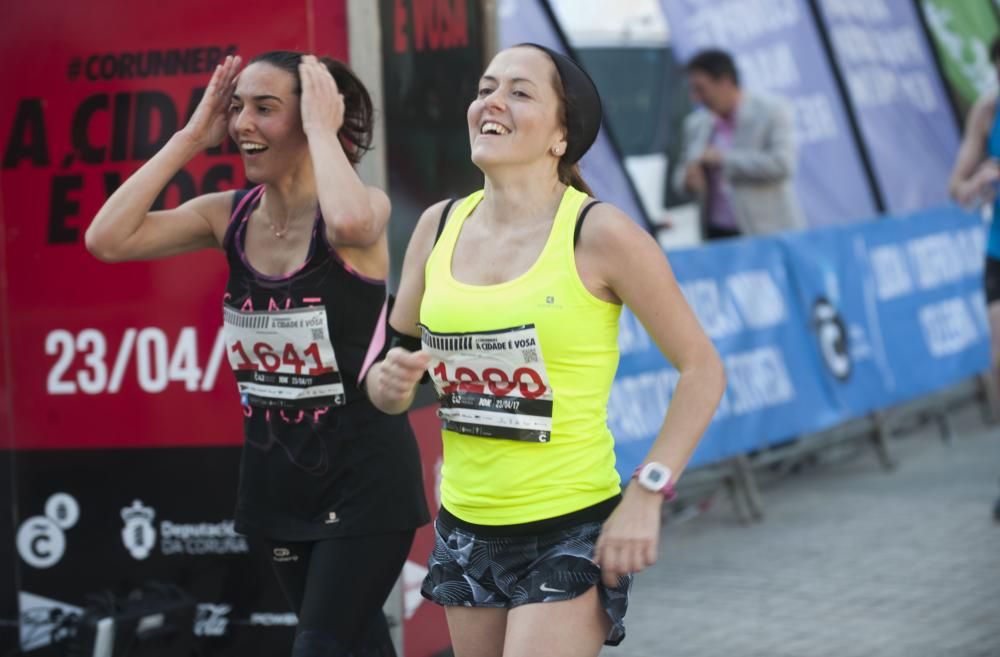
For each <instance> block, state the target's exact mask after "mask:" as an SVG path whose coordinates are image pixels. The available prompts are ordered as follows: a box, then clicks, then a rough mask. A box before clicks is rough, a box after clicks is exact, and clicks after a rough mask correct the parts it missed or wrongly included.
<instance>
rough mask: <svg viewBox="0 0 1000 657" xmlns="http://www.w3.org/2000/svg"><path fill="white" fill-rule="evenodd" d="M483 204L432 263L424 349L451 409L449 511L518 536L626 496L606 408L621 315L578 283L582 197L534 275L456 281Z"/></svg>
mask: <svg viewBox="0 0 1000 657" xmlns="http://www.w3.org/2000/svg"><path fill="white" fill-rule="evenodd" d="M482 198H483V191H482V190H480V191H478V192H475V193H474V194H472V195H470V196H468V197H467V198H465V199H464V200H463V201H461V202H460V203H459V204H458V206H457V207H456V208H455V211H454V212H453V213H452V216H451V218H450V219H449V220H448V222H447V224H446V225H445V228H444V232H443V233H442V234H441V238H440V239H439V240H438V243H437V244H436V245H435V246H434V249H433V250H432V251H431V254H430V256H429V257H428V259H427V264H426V269H425V276H426V279H425V288H424V297H423V301H422V303H421V305H420V323H421V324H422V325H423V330H422V337H421V340H422V343H423V349H424V350H425V351H427V352H428V353H429V354H430V355H431V365H430V368H431V377H432V380H433V381H434V386H435V388H436V389H437V392H438V396H439V399H440V402H441V410H440V412H439V413H440V415H441V419H442V427H443V428H442V435H443V441H444V464H443V466H442V469H441V503H442V505H443V506H444V507H445V508H446V509H448V511H450V512H451V513H452V514H454V515H455V516H457V517H459V518H461V519H462V520H465V521H466V522H471V523H476V524H482V525H508V524H516V523H522V522H532V521H535V520H541V519H544V518H552V517H555V516H559V515H563V514H565V513H570V512H572V511H577V510H579V509H583V508H585V507H588V506H591V505H593V504H596V503H598V502H600V501H602V500H605V499H607V498H609V497H611V496H613V495H615V494H617V493H618V491H619V487H620V479H619V477H618V473H617V472H616V471H615V455H614V440H613V438H612V436H611V432H610V431H609V430H608V427H607V404H608V395H609V394H610V391H611V383H612V381H613V379H614V375H615V370H616V369H617V368H618V317H619V315H620V314H621V306H619V305H617V304H612V303H608V302H606V301H603V300H601V299H598V298H597V297H595V296H594V295H593V294H591V293H590V291H589V290H587V288H586V287H585V286H584V284H583V281H582V280H580V276H579V274H578V273H577V270H576V261H575V257H574V253H573V232H574V229H575V226H576V218H577V216H578V214H579V210H580V207H581V205H582V204H583V202H584V200H585V199H586V198H587V196H586V194H584V193H583V192H580V191H578V190H576V189H573V188H572V187H570V188H567V189H566V192H565V194H564V195H563V198H562V201H561V202H560V204H559V209H558V211H557V212H556V216H555V220H554V221H553V224H552V229H551V232H550V233H549V237H548V240H547V241H546V243H545V246H544V248H543V249H542V252H541V254H540V255H539V257H538V259H537V260H536V261H535V263H534V264H533V265H532V266H531V268H530V269H529V270H528V271H527V272H525V273H524V274H522V275H521V276H518V277H517V278H515V279H513V280H510V281H507V282H504V283H500V284H498V285H468V284H465V283H461V282H459V281H457V280H455V278H454V277H453V276H452V272H451V261H452V254H453V253H454V250H455V243H456V241H457V239H458V235H459V233H460V232H461V230H462V226H463V225H464V224H465V221H466V219H467V218H468V217H469V214H470V213H471V212H472V210H473V209H474V208H475V207H476V205H477V204H478V203H479V201H480V200H482ZM473 220H474V219H473Z"/></svg>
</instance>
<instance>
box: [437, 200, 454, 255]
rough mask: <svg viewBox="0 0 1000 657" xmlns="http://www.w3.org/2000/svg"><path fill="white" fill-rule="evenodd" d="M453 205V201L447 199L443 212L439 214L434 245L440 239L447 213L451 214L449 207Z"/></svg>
mask: <svg viewBox="0 0 1000 657" xmlns="http://www.w3.org/2000/svg"><path fill="white" fill-rule="evenodd" d="M453 205H455V199H453V198H450V199H448V203H447V204H446V205H445V206H444V211H443V212H442V213H441V218H440V219H438V229H437V234H435V235H434V244H437V243H438V240H439V239H441V233H443V232H444V222H445V221H446V220H447V219H448V213H449V212H451V206H453Z"/></svg>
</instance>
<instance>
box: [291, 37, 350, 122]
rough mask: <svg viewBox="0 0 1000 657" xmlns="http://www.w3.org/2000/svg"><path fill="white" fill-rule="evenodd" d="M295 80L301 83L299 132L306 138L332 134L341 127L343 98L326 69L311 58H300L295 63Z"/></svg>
mask: <svg viewBox="0 0 1000 657" xmlns="http://www.w3.org/2000/svg"><path fill="white" fill-rule="evenodd" d="M299 78H300V79H301V80H302V97H301V99H300V101H299V102H300V111H301V113H302V129H303V130H304V131H305V133H306V137H310V136H313V135H317V134H322V133H323V132H324V131H329V132H332V133H333V134H334V135H335V134H337V132H338V131H339V130H340V127H341V126H342V125H343V124H344V95H343V94H341V93H340V90H339V89H338V88H337V82H336V81H335V80H334V79H333V76H332V75H331V74H330V69H328V68H327V67H326V66H325V65H324V64H323V63H322V62H320V61H319V60H318V59H316V57H315V56H313V55H304V56H303V57H302V61H301V62H300V63H299Z"/></svg>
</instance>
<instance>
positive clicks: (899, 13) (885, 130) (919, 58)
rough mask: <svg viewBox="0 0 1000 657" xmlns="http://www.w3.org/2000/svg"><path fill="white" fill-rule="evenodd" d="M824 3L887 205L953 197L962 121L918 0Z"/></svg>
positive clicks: (920, 204) (900, 207)
mask: <svg viewBox="0 0 1000 657" xmlns="http://www.w3.org/2000/svg"><path fill="white" fill-rule="evenodd" d="M819 6H820V9H821V12H820V13H821V16H822V20H823V21H824V23H825V25H826V29H827V33H828V34H829V36H830V44H831V46H832V49H833V52H834V56H835V57H836V59H837V63H838V65H839V67H840V70H841V72H842V74H843V77H844V80H845V83H846V85H847V89H848V96H849V100H850V102H851V105H852V107H853V108H854V113H855V116H856V117H857V120H858V124H859V126H860V128H861V134H862V136H863V138H864V141H865V146H866V148H867V150H868V153H869V157H870V158H871V163H872V168H873V169H874V172H875V178H876V180H877V181H878V185H879V189H880V190H881V192H882V198H883V199H884V200H885V204H886V210H887V211H888V212H890V213H895V214H899V213H905V212H914V211H916V210H922V209H925V208H929V207H935V206H939V205H943V204H945V203H947V202H948V189H947V181H948V177H949V176H950V174H951V164H952V162H953V161H954V160H955V154H956V153H957V152H958V143H959V133H958V126H957V124H956V122H955V117H954V115H953V113H952V111H951V107H950V106H949V104H948V98H947V96H946V95H945V89H944V86H943V85H942V83H941V79H940V76H939V75H938V72H937V69H936V66H935V64H934V59H933V55H932V53H931V50H930V47H929V45H928V43H927V40H926V38H925V36H924V30H923V27H922V25H921V24H920V19H919V16H918V15H917V13H916V8H915V5H914V3H911V2H898V1H890V0H820V2H819Z"/></svg>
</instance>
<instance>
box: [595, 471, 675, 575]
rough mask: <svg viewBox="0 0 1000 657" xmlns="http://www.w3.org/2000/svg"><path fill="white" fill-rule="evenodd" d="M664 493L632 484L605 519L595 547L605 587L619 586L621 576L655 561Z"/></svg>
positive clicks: (637, 570)
mask: <svg viewBox="0 0 1000 657" xmlns="http://www.w3.org/2000/svg"><path fill="white" fill-rule="evenodd" d="M662 505H663V496H662V495H661V494H660V493H652V492H649V491H647V490H644V489H643V488H640V487H639V486H636V485H634V484H629V485H628V486H627V487H626V488H625V492H624V493H623V494H622V501H621V502H620V503H619V504H618V507H617V508H616V509H615V510H614V511H613V512H612V513H611V516H610V517H608V519H607V520H606V521H605V522H604V527H602V528H601V536H600V538H598V539H597V545H596V546H595V547H594V561H596V562H597V565H598V566H600V567H601V579H602V580H603V581H604V584H605V586H609V587H615V586H618V578H619V577H622V576H624V575H628V574H629V573H637V572H639V571H640V570H642V569H643V568H646V567H648V566H652V565H653V564H654V563H656V556H657V551H658V548H659V542H660V507H661V506H662Z"/></svg>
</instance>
